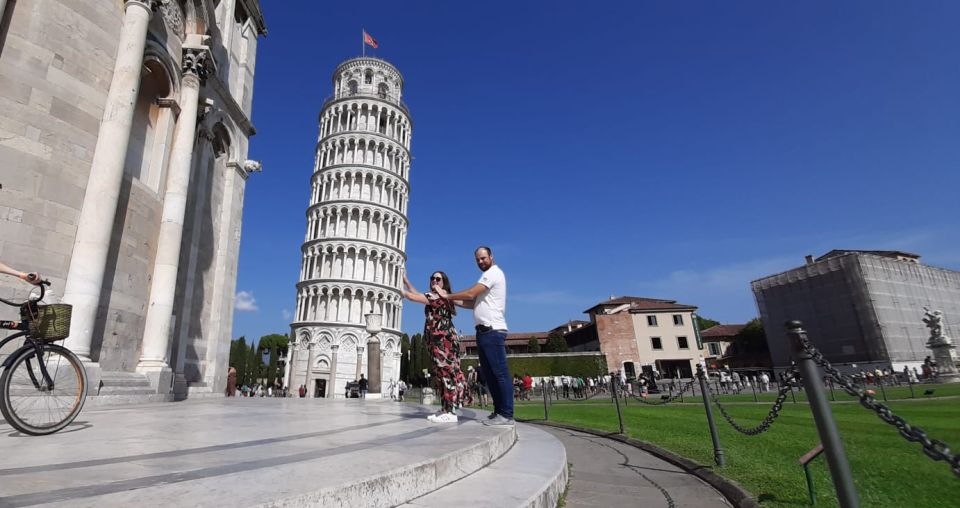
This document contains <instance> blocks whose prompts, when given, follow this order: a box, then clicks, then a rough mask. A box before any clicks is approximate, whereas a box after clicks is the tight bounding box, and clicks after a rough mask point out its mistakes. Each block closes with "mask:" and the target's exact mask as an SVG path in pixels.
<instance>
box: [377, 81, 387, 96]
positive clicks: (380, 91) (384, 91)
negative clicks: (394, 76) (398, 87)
mask: <svg viewBox="0 0 960 508" xmlns="http://www.w3.org/2000/svg"><path fill="white" fill-rule="evenodd" d="M388 93H390V87H388V86H387V84H386V83H380V87H379V89H378V91H377V95H378V96H380V98H381V99H386V98H387V94H388Z"/></svg>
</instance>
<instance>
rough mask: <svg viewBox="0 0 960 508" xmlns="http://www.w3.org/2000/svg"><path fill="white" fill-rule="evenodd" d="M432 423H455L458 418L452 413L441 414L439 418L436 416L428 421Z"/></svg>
mask: <svg viewBox="0 0 960 508" xmlns="http://www.w3.org/2000/svg"><path fill="white" fill-rule="evenodd" d="M430 421H431V422H433V423H457V421H459V418H457V415H455V414H453V413H443V414H442V415H440V416H437V417H435V418H433V419H431V420H430Z"/></svg>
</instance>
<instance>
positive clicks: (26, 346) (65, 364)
mask: <svg viewBox="0 0 960 508" xmlns="http://www.w3.org/2000/svg"><path fill="white" fill-rule="evenodd" d="M49 285H50V281H46V280H44V281H41V282H40V285H39V286H38V287H39V288H40V295H39V296H38V297H36V298H33V297H28V299H27V301H25V302H21V303H17V302H11V301H9V300H5V299H3V298H0V302H3V303H5V304H7V305H10V306H12V307H19V308H20V321H0V328H3V329H7V330H18V331H19V332H20V333H15V334H13V335H11V336H9V337H7V338H5V339H3V340H0V349H2V348H3V346H4V345H6V344H7V343H9V342H10V341H12V340H14V339H17V338H20V337H23V339H24V340H23V344H22V345H20V346H19V347H18V348H17V349H16V350H15V351H14V352H13V353H11V354H10V355H9V356H7V358H6V359H5V360H4V361H3V364H2V367H3V373H2V374H0V413H3V417H4V418H6V420H7V422H8V423H10V425H11V426H12V427H13V428H15V429H17V430H19V431H20V432H22V433H24V434H29V435H32V436H43V435H47V434H53V433H54V432H57V431H59V430H61V429H63V428H64V427H66V426H67V425H70V423H71V422H73V420H74V419H75V418H76V417H77V415H79V414H80V410H81V409H83V403H84V402H85V400H86V393H87V372H86V370H85V369H84V367H83V363H81V361H80V358H78V357H77V355H76V354H74V353H73V352H72V351H70V350H69V349H67V348H65V347H63V346H60V345H58V344H53V342H55V341H58V340H63V339H65V338H67V336H68V335H69V334H70V314H71V309H72V308H71V306H70V305H66V304H51V305H41V304H40V303H39V302H40V301H41V300H43V297H44V294H45V292H46V289H45V287H46V286H49Z"/></svg>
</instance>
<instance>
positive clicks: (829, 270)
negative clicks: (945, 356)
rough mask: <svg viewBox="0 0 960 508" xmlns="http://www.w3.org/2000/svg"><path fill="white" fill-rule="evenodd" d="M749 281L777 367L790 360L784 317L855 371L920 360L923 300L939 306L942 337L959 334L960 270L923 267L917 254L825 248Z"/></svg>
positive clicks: (829, 355) (923, 354)
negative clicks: (820, 253) (821, 252)
mask: <svg viewBox="0 0 960 508" xmlns="http://www.w3.org/2000/svg"><path fill="white" fill-rule="evenodd" d="M751 286H752V288H753V294H754V297H755V298H756V301H757V307H758V308H759V310H760V317H761V318H762V320H763V323H764V329H765V331H766V335H767V342H768V344H769V347H770V355H771V357H772V359H773V363H774V365H775V366H777V367H783V366H786V365H789V363H790V358H791V352H790V345H789V343H788V340H787V335H786V328H785V327H784V323H785V322H786V321H789V320H794V319H796V320H800V321H802V322H803V324H804V328H805V329H806V330H807V332H808V334H809V337H810V339H811V341H812V342H813V344H814V345H816V346H817V348H819V349H820V351H821V352H823V354H824V356H825V357H826V358H827V359H828V360H830V361H831V362H834V363H838V364H848V365H849V364H857V365H858V367H857V368H858V369H859V368H864V367H866V366H871V367H873V368H875V367H881V368H883V367H892V368H893V369H894V370H900V369H902V368H903V367H904V366H911V367H913V366H917V365H919V364H920V363H922V362H923V359H924V358H925V357H926V356H927V355H929V354H930V351H929V350H928V349H927V348H926V347H924V344H925V343H926V341H927V338H928V335H929V333H928V331H927V328H926V327H925V325H924V323H923V321H922V320H923V317H924V310H923V307H925V306H926V307H929V308H931V309H939V310H942V311H943V313H944V333H945V334H946V335H948V336H952V337H954V338H956V337H957V333H956V332H960V272H957V271H954V270H948V269H945V268H938V267H933V266H927V265H923V264H921V263H920V256H919V255H917V254H910V253H907V252H900V251H864V250H832V251H830V252H828V253H827V254H824V255H823V256H821V257H819V258H817V259H813V257H812V256H807V259H806V263H805V264H804V265H803V266H800V267H797V268H794V269H792V270H788V271H785V272H783V273H778V274H775V275H770V276H768V277H764V278H761V279H758V280H755V281H753V282H752V283H751Z"/></svg>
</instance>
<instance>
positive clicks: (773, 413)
mask: <svg viewBox="0 0 960 508" xmlns="http://www.w3.org/2000/svg"><path fill="white" fill-rule="evenodd" d="M796 378H797V372H796V370H793V371H791V372H788V373H786V375H785V377H784V381H786V382H785V383H783V384H782V385H781V386H780V391H779V392H778V393H777V400H776V401H774V403H773V406H772V407H771V408H770V412H769V413H767V417H766V418H764V419H763V421H762V422H760V425H757V426H756V427H753V428H749V429H748V428H746V427H743V426H741V425H740V424H738V423H737V422H736V421H734V419H733V417H732V416H730V414H729V413H727V409H726V408H725V407H723V404H721V403H720V398H719V397H717V395H716V394H713V393H711V394H710V395H711V397H710V398H711V399H713V403H714V405H716V406H717V409H719V410H720V414H721V415H723V419H724V420H726V421H727V423H729V424H730V426H731V427H733V428H734V429H735V430H736V431H737V432H739V433H741V434H746V435H748V436H756V435H758V434H762V433H764V432H766V431H767V430H769V429H770V426H771V425H773V422H774V420H776V419H777V417H779V416H780V411H781V410H783V402H784V401H785V400H786V399H787V392H789V391H791V388H790V384H791V383H792V382H793V381H794V380H796Z"/></svg>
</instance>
